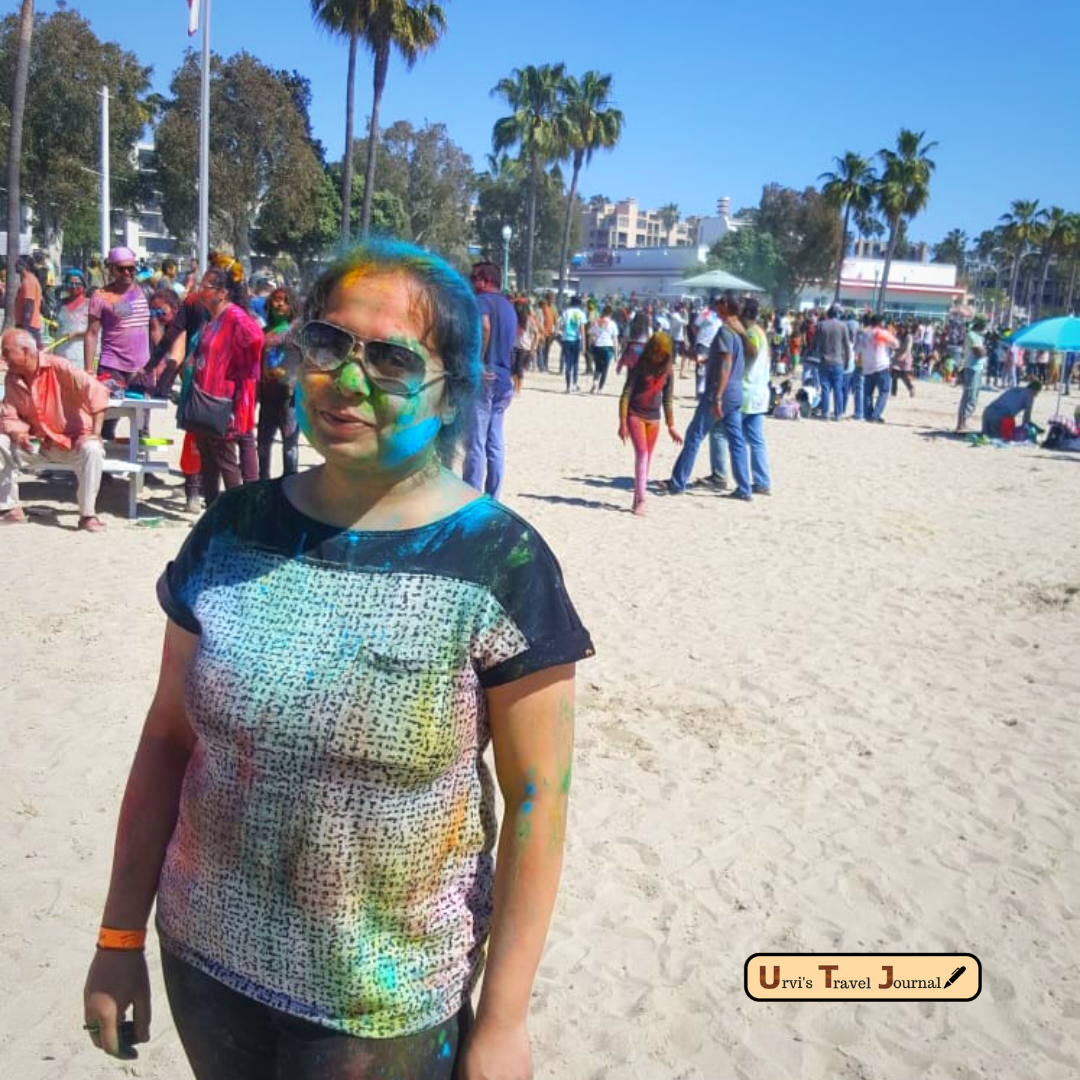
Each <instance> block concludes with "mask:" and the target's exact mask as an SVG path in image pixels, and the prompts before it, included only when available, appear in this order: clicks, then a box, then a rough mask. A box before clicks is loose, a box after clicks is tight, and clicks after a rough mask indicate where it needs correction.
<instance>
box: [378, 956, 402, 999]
mask: <svg viewBox="0 0 1080 1080" xmlns="http://www.w3.org/2000/svg"><path fill="white" fill-rule="evenodd" d="M375 978H376V980H377V981H378V983H379V985H380V986H381V987H382V989H384V990H389V991H391V992H393V991H394V990H396V989H397V985H398V978H397V967H396V966H395V964H394V961H393V960H391V959H390V958H389V957H385V956H384V957H383V958H382V959H381V960H379V961H378V963H377V964H376V965H375Z"/></svg>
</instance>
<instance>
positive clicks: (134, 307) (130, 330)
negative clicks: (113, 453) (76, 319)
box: [83, 247, 150, 437]
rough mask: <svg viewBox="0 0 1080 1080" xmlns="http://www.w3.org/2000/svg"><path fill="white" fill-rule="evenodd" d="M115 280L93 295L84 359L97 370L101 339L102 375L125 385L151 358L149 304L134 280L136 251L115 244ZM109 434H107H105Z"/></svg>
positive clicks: (112, 253) (112, 263)
mask: <svg viewBox="0 0 1080 1080" xmlns="http://www.w3.org/2000/svg"><path fill="white" fill-rule="evenodd" d="M109 271H110V273H111V275H112V280H111V281H110V282H109V284H108V285H106V286H105V288H103V289H99V290H98V291H97V292H96V293H94V295H93V296H92V297H91V298H90V322H89V326H88V327H87V330H86V337H85V338H84V339H83V363H84V364H85V367H86V370H87V371H91V372H92V371H94V361H95V357H96V354H97V347H98V340H99V338H100V340H101V362H100V363H99V364H98V366H97V374H98V378H99V379H103V378H111V379H112V381H113V382H114V383H116V384H118V385H119V386H120V387H126V386H127V384H128V381H129V380H130V379H131V376H132V375H134V374H135V372H136V371H142V369H143V368H144V367H146V365H147V363H148V362H149V360H150V305H149V304H148V303H147V302H146V295H145V293H144V292H143V290H142V289H141V288H140V287H139V286H138V285H137V284H136V282H135V252H134V251H132V250H131V248H126V247H115V248H113V249H112V251H110V252H109ZM106 437H108V436H106Z"/></svg>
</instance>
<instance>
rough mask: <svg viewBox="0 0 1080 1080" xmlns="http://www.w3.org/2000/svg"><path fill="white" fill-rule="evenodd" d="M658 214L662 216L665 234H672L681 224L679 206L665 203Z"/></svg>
mask: <svg viewBox="0 0 1080 1080" xmlns="http://www.w3.org/2000/svg"><path fill="white" fill-rule="evenodd" d="M657 213H658V214H659V215H660V220H661V221H662V222H663V224H664V232H665V233H669V234H670V232H671V230H672V229H674V228H675V226H676V225H677V224H678V222H679V216H680V211H679V204H678V203H673V202H669V203H664V205H663V206H661V207H660V209H659V210H658V211H657Z"/></svg>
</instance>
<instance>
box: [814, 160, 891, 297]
mask: <svg viewBox="0 0 1080 1080" xmlns="http://www.w3.org/2000/svg"><path fill="white" fill-rule="evenodd" d="M833 161H835V162H836V172H827V173H822V174H821V175H820V176H819V177H818V180H822V181H824V186H823V187H822V189H821V192H822V194H823V195H824V196H825V198H826V200H827V201H828V203H829V205H830V206H832V207H834V208H835V209H837V210H842V211H843V213H844V225H843V230H844V231H843V233H842V234H841V235H842V239H843V242H842V244H841V246H840V260H839V262H838V263H837V267H836V291H835V292H834V293H833V302H834V303H835V302H837V301H838V300H839V299H840V279H841V275H842V274H843V272H844V256H845V254H846V253H847V240H848V226H849V225H850V224H851V215H852V212H854V213H855V215H856V220H857V221H858V220H860V219H861V218H863V217H864V216H865V215H866V214H868V213H869V211H870V207H871V206H872V205H873V202H874V185H875V184H876V183H877V177H876V176H875V175H874V169H873V167H872V166H871V164H870V162H869V161H867V160H866V158H864V157H860V156H859V155H858V154H855V153H853V152H852V151H850V150H848V151H847V153H845V154H844V156H843V157H842V158H833Z"/></svg>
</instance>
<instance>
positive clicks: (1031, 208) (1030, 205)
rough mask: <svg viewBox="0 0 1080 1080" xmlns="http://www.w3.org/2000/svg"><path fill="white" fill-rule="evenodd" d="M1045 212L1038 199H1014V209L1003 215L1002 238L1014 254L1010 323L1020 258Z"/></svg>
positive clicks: (1010, 291) (1010, 293)
mask: <svg viewBox="0 0 1080 1080" xmlns="http://www.w3.org/2000/svg"><path fill="white" fill-rule="evenodd" d="M1045 213H1046V211H1045V210H1040V209H1039V200H1038V199H1013V202H1012V209H1011V210H1010V211H1009V212H1008V213H1007V214H1002V215H1001V224H1002V225H1003V226H1004V229H1003V231H1002V239H1003V241H1004V244H1005V247H1006V248H1007V250H1008V252H1009V254H1010V255H1011V256H1012V272H1011V273H1010V275H1009V315H1008V322H1009V324H1010V325H1011V324H1012V321H1013V309H1014V308H1015V306H1016V284H1017V280H1018V279H1019V276H1020V260H1021V259H1022V258H1023V257H1024V255H1025V254H1026V252H1027V249H1028V247H1029V246H1030V245H1031V243H1032V242H1033V240H1034V239H1035V237H1036V236H1037V234H1038V231H1039V224H1040V222H1041V221H1042V218H1043V215H1044V214H1045Z"/></svg>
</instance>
